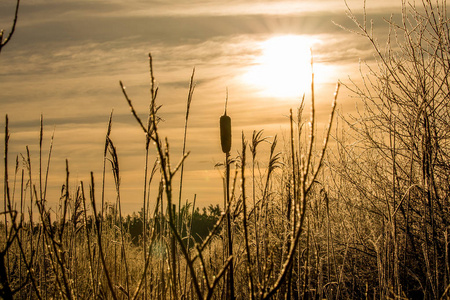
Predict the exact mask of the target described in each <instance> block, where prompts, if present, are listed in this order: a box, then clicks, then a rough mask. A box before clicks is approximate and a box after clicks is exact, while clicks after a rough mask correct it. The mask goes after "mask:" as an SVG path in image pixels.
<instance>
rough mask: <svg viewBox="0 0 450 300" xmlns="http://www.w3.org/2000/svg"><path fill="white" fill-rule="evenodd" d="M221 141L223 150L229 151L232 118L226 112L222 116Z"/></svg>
mask: <svg viewBox="0 0 450 300" xmlns="http://www.w3.org/2000/svg"><path fill="white" fill-rule="evenodd" d="M220 143H221V144H222V152H223V153H229V152H230V149H231V118H230V117H229V116H227V115H226V113H225V115H223V116H221V117H220Z"/></svg>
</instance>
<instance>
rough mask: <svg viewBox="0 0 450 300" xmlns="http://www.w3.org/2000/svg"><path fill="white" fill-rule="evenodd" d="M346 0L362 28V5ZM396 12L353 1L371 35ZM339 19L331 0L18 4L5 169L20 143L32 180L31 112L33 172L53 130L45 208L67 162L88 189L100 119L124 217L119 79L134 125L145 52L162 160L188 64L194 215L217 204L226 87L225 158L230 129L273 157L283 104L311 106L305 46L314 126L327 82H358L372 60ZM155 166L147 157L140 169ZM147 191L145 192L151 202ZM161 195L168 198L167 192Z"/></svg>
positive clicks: (128, 173) (2, 104)
mask: <svg viewBox="0 0 450 300" xmlns="http://www.w3.org/2000/svg"><path fill="white" fill-rule="evenodd" d="M347 3H348V5H349V7H350V8H351V9H352V11H353V12H354V13H355V14H356V16H357V17H358V18H359V19H360V20H362V15H361V11H362V7H363V1H358V0H352V1H348V2H347ZM400 5H401V1H384V0H383V1H379V0H377V1H373V0H368V1H366V9H367V12H368V17H369V18H371V19H374V24H375V29H376V33H380V36H382V35H383V33H385V31H386V28H387V27H386V24H385V22H384V21H383V18H388V17H389V15H390V14H391V13H398V12H399V6H400ZM14 8H15V1H13V0H3V1H1V2H0V28H3V29H5V33H6V34H7V33H9V30H10V28H11V24H12V20H13V15H14ZM346 11H347V8H346V5H345V2H344V1H342V0H319V1H318V0H316V1H303V0H300V1H270V0H267V1H244V0H234V1H222V0H220V1H205V0H204V1H195V0H194V1H183V0H176V1H175V0H160V1H144V0H127V1H123V0H108V1H99V0H91V1H87V0H76V1H75V0H28V1H25V0H24V1H22V3H21V6H20V11H19V18H18V23H17V27H16V32H15V34H14V36H13V38H12V40H11V41H10V42H9V44H8V45H7V46H5V47H4V48H3V50H2V53H1V54H0V113H1V117H0V127H1V128H2V130H1V131H2V132H1V133H0V137H1V139H2V141H3V140H4V127H5V115H6V114H8V117H9V130H10V142H9V157H10V159H9V161H10V162H9V163H10V166H11V170H10V174H13V173H14V172H13V170H14V161H15V157H16V156H18V157H19V160H20V162H21V163H22V160H21V155H23V156H25V155H26V146H28V147H29V149H30V153H31V160H32V172H33V180H34V181H35V182H37V180H38V175H37V174H38V170H39V152H38V150H39V148H38V143H39V122H40V121H39V120H40V117H41V115H42V116H43V120H44V141H43V145H44V150H45V152H44V153H45V154H44V163H43V165H44V166H45V165H46V162H47V155H48V154H47V153H48V149H49V147H50V139H51V136H52V134H54V141H53V146H52V147H53V148H52V157H51V163H50V172H49V188H48V190H49V192H48V201H49V204H53V205H55V204H56V203H58V199H59V193H60V191H61V186H62V184H64V181H65V179H64V178H65V160H66V159H67V160H68V162H69V171H70V184H69V185H70V186H71V187H72V188H74V187H76V186H77V185H78V184H79V182H80V181H83V182H84V184H85V187H87V186H88V184H89V178H90V172H91V171H92V172H94V177H95V180H96V187H97V194H98V192H99V187H100V186H101V172H102V166H103V147H104V143H105V142H104V139H105V134H106V128H107V123H108V119H109V115H110V113H111V112H112V111H113V119H112V120H113V121H112V133H111V137H112V140H113V142H114V144H115V146H116V148H117V152H118V155H119V167H120V172H121V200H122V205H123V209H124V212H125V213H131V212H133V211H138V210H139V209H140V207H141V206H142V198H143V178H144V176H143V174H144V161H145V136H144V133H143V132H142V130H141V129H140V127H139V125H138V124H137V123H136V121H135V120H134V119H133V117H132V115H131V113H130V109H129V107H128V105H127V103H126V101H125V99H124V97H123V94H122V92H121V90H120V86H119V81H122V82H123V83H124V85H125V86H126V91H127V93H128V95H129V97H130V98H131V100H132V101H133V104H134V106H135V108H136V110H137V111H138V114H139V115H140V117H141V118H142V119H143V120H146V118H147V117H146V116H147V112H148V106H149V103H150V94H149V83H150V80H149V66H148V65H149V64H148V54H149V53H151V54H152V57H153V71H154V75H155V79H156V84H157V86H158V89H159V91H158V98H157V103H159V104H161V105H162V108H161V110H160V112H161V117H162V119H163V122H161V124H160V130H161V135H162V136H167V138H168V141H169V145H170V153H171V162H172V164H173V165H175V164H176V163H177V162H178V161H179V159H180V158H181V151H182V150H181V149H182V141H183V130H184V122H185V112H186V99H187V94H188V87H189V80H190V76H191V74H192V72H193V69H194V68H195V74H194V82H195V91H194V96H193V100H192V104H191V108H190V115H189V121H188V132H187V144H186V149H187V150H188V151H190V155H189V157H188V158H187V160H186V163H185V177H184V184H183V193H182V201H183V202H185V201H186V199H187V200H188V201H190V202H192V201H193V199H194V197H195V198H196V205H197V206H200V207H203V206H208V205H210V204H213V205H216V204H220V205H222V204H223V191H222V180H221V169H220V168H216V167H215V165H216V164H217V163H220V162H222V161H223V160H224V154H223V153H222V152H221V147H220V136H219V118H220V116H221V115H222V114H223V112H224V103H225V99H226V97H227V90H228V110H227V113H228V115H229V116H230V117H231V120H232V134H233V147H232V151H231V155H232V156H237V155H238V151H239V149H240V148H241V146H240V138H241V133H242V132H243V133H244V135H245V136H246V138H247V139H250V138H251V135H252V132H253V131H254V130H256V131H259V130H264V135H265V136H270V137H273V136H274V135H278V139H279V140H280V143H279V144H280V145H281V146H280V147H279V151H282V150H283V149H282V145H283V139H285V138H286V136H287V128H288V125H289V119H288V115H289V109H291V108H292V109H294V110H295V109H296V108H297V107H298V105H299V103H300V98H301V96H302V95H303V94H304V93H305V95H306V100H309V98H310V91H309V85H310V73H311V68H310V63H309V62H310V53H311V51H312V53H313V59H314V73H315V85H316V106H317V107H316V109H317V113H318V122H319V123H321V122H322V123H323V122H326V121H327V120H328V118H329V111H330V108H331V102H332V99H333V93H334V90H335V87H336V83H337V82H338V80H340V81H341V82H343V83H348V82H349V78H352V79H354V80H356V81H357V80H358V78H359V75H358V72H359V70H358V64H359V62H360V60H362V61H369V62H370V61H371V60H373V53H372V51H371V48H370V44H369V43H368V42H367V41H366V40H364V39H363V38H361V37H359V36H358V35H356V34H354V33H351V32H349V31H346V30H343V29H342V28H340V27H339V26H337V25H336V23H338V24H341V25H343V26H345V27H347V28H351V29H355V27H354V26H353V25H352V21H351V20H350V19H349V18H348V17H347V16H346ZM293 56H295V59H293V58H292V57H293ZM297 59H298V61H297ZM286 75H288V76H286ZM306 103H307V106H309V101H307V102H306ZM338 107H339V109H340V111H341V113H343V114H345V113H351V112H352V111H354V109H355V100H354V99H353V98H352V97H351V95H349V92H348V90H346V89H345V88H343V89H341V92H340V95H339V98H338ZM319 136H321V133H319ZM264 147H265V148H267V149H265V151H266V152H264V151H262V152H261V153H262V154H261V157H260V159H261V161H266V160H267V157H264V153H267V151H268V149H269V147H270V146H269V145H265V146H262V148H264ZM3 149H4V146H3V145H2V151H3ZM262 150H264V149H262ZM155 158H156V155H155V150H154V149H152V151H151V152H150V161H151V164H153V161H154V160H155ZM2 165H3V164H2ZM11 176H12V175H11ZM108 176H109V177H107V190H108V191H112V190H113V187H114V186H113V181H112V176H110V175H108ZM2 181H3V180H2ZM10 182H12V179H11V180H10ZM17 185H18V184H17ZM16 191H17V188H16ZM16 193H18V192H16ZM156 193H157V192H156V190H151V192H150V195H151V196H155V195H156ZM174 193H175V194H176V195H178V187H177V188H176V189H175V191H174ZM107 195H108V198H107V199H106V200H107V201H109V202H114V200H115V198H114V196H113V193H110V194H107ZM16 199H17V196H16ZM97 199H99V194H98V195H97ZM153 199H154V198H153Z"/></svg>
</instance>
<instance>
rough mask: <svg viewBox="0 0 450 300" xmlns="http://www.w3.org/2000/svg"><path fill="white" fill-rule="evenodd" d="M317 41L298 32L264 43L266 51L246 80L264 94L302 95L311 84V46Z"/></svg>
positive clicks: (251, 68)
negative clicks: (297, 33) (299, 34)
mask: <svg viewBox="0 0 450 300" xmlns="http://www.w3.org/2000/svg"><path fill="white" fill-rule="evenodd" d="M314 43H316V41H315V40H313V39H311V38H308V37H305V36H298V35H285V36H278V37H274V38H271V39H269V40H266V41H264V42H262V43H261V45H260V46H261V50H262V53H261V55H260V56H259V57H257V58H256V59H255V61H254V65H253V66H251V67H250V69H249V70H248V72H247V73H246V74H245V75H244V81H245V82H246V83H247V84H249V85H250V86H253V87H255V88H256V89H258V90H259V91H260V93H261V94H262V95H263V96H269V97H299V96H300V95H302V94H303V93H304V92H306V91H307V89H309V87H310V85H311V71H312V70H311V47H312V46H313V44H314Z"/></svg>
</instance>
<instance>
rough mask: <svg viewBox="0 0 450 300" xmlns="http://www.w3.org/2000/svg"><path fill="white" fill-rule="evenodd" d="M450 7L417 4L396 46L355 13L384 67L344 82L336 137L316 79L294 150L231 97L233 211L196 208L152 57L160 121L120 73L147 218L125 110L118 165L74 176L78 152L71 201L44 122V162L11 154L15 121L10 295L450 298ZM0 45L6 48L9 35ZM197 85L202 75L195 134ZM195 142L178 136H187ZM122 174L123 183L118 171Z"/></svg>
mask: <svg viewBox="0 0 450 300" xmlns="http://www.w3.org/2000/svg"><path fill="white" fill-rule="evenodd" d="M446 7H447V6H446V3H445V2H436V3H432V2H428V1H424V2H423V3H422V4H421V5H418V6H417V7H416V6H415V5H412V6H408V5H407V4H404V6H403V10H402V17H403V18H402V22H401V23H400V24H396V23H394V22H393V21H392V20H387V21H386V22H388V23H389V25H390V27H391V31H390V33H389V36H388V37H387V42H386V44H385V45H384V44H383V45H382V46H380V45H379V43H378V41H377V39H376V38H375V36H374V35H373V31H372V28H371V25H370V22H368V21H367V20H366V19H364V20H363V21H362V22H361V21H358V20H357V18H356V17H354V15H352V14H351V12H350V14H349V17H350V18H351V19H352V20H353V21H354V24H355V26H356V30H358V34H360V35H363V36H364V37H365V38H366V39H367V41H368V42H369V43H370V44H371V45H372V47H373V50H374V55H375V56H376V58H377V61H376V62H377V63H376V64H375V65H370V66H369V65H368V66H367V68H369V72H368V74H361V76H362V79H363V80H362V84H360V83H355V84H354V85H345V86H342V85H341V84H340V83H338V84H337V87H336V92H335V94H334V95H333V96H332V97H330V99H333V100H332V102H331V103H330V109H329V121H328V123H327V125H326V126H325V127H324V130H323V135H322V134H318V133H317V132H318V131H319V130H317V127H318V124H317V123H318V122H317V115H316V111H315V102H316V99H315V98H314V95H315V93H314V77H313V79H312V84H311V95H312V96H311V98H310V99H305V98H303V100H302V102H301V104H300V106H299V107H298V108H296V109H295V110H294V111H293V110H291V111H290V112H289V124H288V125H289V128H290V131H289V138H288V141H287V142H285V143H284V144H280V142H279V139H278V137H277V136H275V137H271V138H268V137H266V136H265V135H264V131H263V130H262V129H261V130H260V131H254V132H253V135H252V136H251V137H247V136H244V134H243V133H242V134H240V133H237V132H235V131H233V128H232V126H231V124H232V122H231V121H232V117H233V116H232V115H228V114H227V105H228V104H227V101H225V103H224V113H223V115H222V116H217V122H218V123H220V136H221V147H222V151H223V156H224V163H223V164H219V165H217V168H218V169H219V170H221V172H222V180H223V187H224V189H223V190H224V192H223V199H220V201H219V202H220V203H223V205H221V206H214V205H210V206H209V207H206V208H198V207H197V206H196V200H195V198H194V199H193V200H192V201H187V202H185V203H182V202H181V196H179V195H178V192H179V191H180V190H181V189H182V187H183V180H182V179H183V173H184V162H185V161H186V160H188V159H189V152H187V150H186V149H185V147H183V154H182V156H181V157H173V156H171V152H170V148H169V143H168V141H167V139H166V138H165V137H163V136H161V135H160V129H159V126H160V117H159V113H160V111H161V110H163V109H164V104H163V103H162V105H161V104H160V103H159V102H158V88H157V87H156V86H155V78H154V77H155V76H156V74H153V66H152V59H153V58H152V56H151V55H149V61H150V64H149V73H150V83H149V87H150V88H149V93H150V98H151V102H150V103H149V111H148V113H147V115H148V118H147V120H141V119H140V117H139V114H138V112H136V111H135V108H134V106H133V103H132V101H131V100H130V97H129V95H128V93H132V90H131V89H128V90H126V89H125V85H124V84H123V83H122V82H121V83H120V84H121V87H122V93H123V97H124V101H125V102H126V103H127V105H128V106H129V107H130V109H131V116H130V118H133V119H134V120H136V126H138V127H139V128H141V129H142V131H143V132H144V133H145V136H146V143H145V153H143V155H144V156H145V161H146V164H145V166H144V172H143V176H144V181H143V182H145V184H144V186H143V187H142V189H143V195H144V196H143V199H142V205H141V207H140V208H139V210H138V211H137V212H136V213H133V214H132V215H128V216H127V215H124V214H123V213H122V207H121V205H122V201H123V199H121V182H120V178H121V169H120V167H119V160H120V157H119V156H118V154H117V149H116V147H115V144H114V141H113V140H112V138H111V126H112V123H113V115H112V114H111V118H110V121H109V124H105V125H106V126H105V132H106V137H105V141H104V152H103V157H104V159H103V173H102V174H93V173H91V180H90V182H80V183H79V184H78V185H76V186H72V185H71V184H70V183H71V182H72V181H71V177H70V169H69V162H68V161H67V162H66V177H65V178H64V179H63V180H62V181H63V182H62V185H61V193H60V194H61V196H60V198H59V206H58V207H50V206H49V205H48V202H49V201H48V200H49V199H47V178H48V176H49V173H48V172H49V165H50V163H51V157H52V145H50V147H49V149H48V150H47V149H44V146H43V144H42V140H43V135H44V124H43V121H42V122H41V127H40V137H39V138H40V141H41V143H40V148H39V157H38V159H37V160H36V161H32V160H31V156H30V153H29V150H28V148H26V153H24V154H23V155H22V156H20V157H19V156H18V157H14V158H11V157H10V156H9V150H8V149H9V137H10V135H11V134H12V133H11V132H10V128H9V123H8V121H9V120H8V115H6V119H5V124H6V125H5V128H4V172H3V174H2V176H3V186H4V193H3V203H2V207H1V211H0V217H1V220H0V222H1V223H0V224H1V226H0V236H1V238H0V297H1V298H4V299H94V298H95V299H97V298H99V299H447V298H448V297H450V296H449V294H450V293H449V289H450V257H449V231H450V230H449V222H450V211H449V207H450V203H449V200H450V186H449V179H450V156H449V155H450V148H449V132H450V114H449V112H450V102H449V95H450V59H449V58H450V53H449V51H448V45H449V44H450V40H449V32H450V30H449V27H448V21H449V20H448V17H447V15H446ZM16 13H17V12H16ZM13 28H14V27H13ZM12 32H14V30H12ZM10 37H11V35H10V36H9V37H8V38H10ZM0 41H1V42H2V47H3V46H4V45H5V44H6V43H4V42H3V36H2V39H1V40H0ZM8 41H9V40H8ZM0 50H1V48H0ZM343 88H345V89H349V90H350V91H352V93H353V95H354V96H356V97H357V98H358V101H360V103H362V108H361V109H360V110H359V111H358V112H357V114H356V115H354V116H342V115H339V114H338V112H337V110H336V107H337V105H336V103H337V102H338V101H339V90H342V89H343ZM194 89H195V79H194V73H192V77H191V80H190V86H189V91H188V97H187V100H186V116H185V117H186V127H185V132H187V128H188V119H189V109H190V104H191V101H195V94H194ZM193 99H194V100H193ZM306 112H308V113H306ZM218 134H219V133H218ZM232 134H233V135H236V134H239V136H241V139H240V140H241V142H240V144H238V145H231V141H232V138H231V136H232ZM186 138H187V135H186V134H184V136H180V137H171V140H173V139H180V140H183V145H186ZM232 147H233V149H234V151H231V149H232ZM236 149H237V150H236ZM233 153H237V154H236V155H234V154H233ZM13 159H15V160H16V164H15V166H16V167H15V169H14V170H11V169H10V168H8V165H9V162H10V161H12V160H13ZM153 161H155V163H154V164H153V163H152V162H153ZM108 172H110V173H111V174H112V178H113V179H114V182H113V183H111V182H107V181H106V180H105V178H106V176H107V173H108ZM175 182H176V183H177V184H175ZM178 183H179V186H178ZM111 184H112V185H113V186H114V189H115V192H116V193H115V201H114V202H113V203H107V202H106V201H105V188H107V186H108V185H111ZM98 194H100V195H101V197H100V199H98V198H97V199H96V198H95V195H98ZM180 195H181V192H180ZM216 200H217V199H216ZM216 202H217V201H216Z"/></svg>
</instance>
